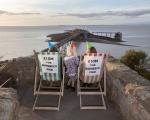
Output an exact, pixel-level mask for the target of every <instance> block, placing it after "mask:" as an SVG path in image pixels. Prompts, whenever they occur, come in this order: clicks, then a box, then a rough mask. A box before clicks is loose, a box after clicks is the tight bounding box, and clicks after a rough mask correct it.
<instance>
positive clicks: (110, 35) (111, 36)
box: [92, 32, 116, 38]
mask: <svg viewBox="0 0 150 120" xmlns="http://www.w3.org/2000/svg"><path fill="white" fill-rule="evenodd" d="M92 33H93V34H94V35H98V36H105V37H110V38H114V36H115V34H116V33H115V32H92Z"/></svg>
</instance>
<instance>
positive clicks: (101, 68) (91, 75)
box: [77, 53, 107, 109]
mask: <svg viewBox="0 0 150 120" xmlns="http://www.w3.org/2000/svg"><path fill="white" fill-rule="evenodd" d="M83 57H84V59H83V61H80V62H81V64H80V65H79V68H78V74H79V75H78V81H77V93H78V95H79V97H80V109H106V104H105V100H104V95H106V65H105V64H106V58H107V56H106V54H105V53H88V54H84V55H83ZM81 58H82V57H81ZM81 65H82V66H81ZM81 68H82V69H83V71H82V72H83V73H82V72H81V73H80V69H81ZM80 74H81V76H82V75H83V76H84V77H83V79H81V80H80ZM101 80H103V82H101ZM81 82H82V83H88V84H93V83H97V87H96V88H95V87H93V88H92V87H91V88H90V87H86V86H81ZM101 85H103V87H102V86H101ZM102 88H103V90H102ZM95 89H96V90H95ZM85 95H87V96H90V95H92V96H93V95H99V96H101V97H100V99H102V104H99V105H83V103H82V102H83V100H82V96H85ZM100 101H101V100H100Z"/></svg>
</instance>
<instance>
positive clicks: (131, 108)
mask: <svg viewBox="0 0 150 120" xmlns="http://www.w3.org/2000/svg"><path fill="white" fill-rule="evenodd" d="M107 70H108V72H107V80H108V82H107V88H108V89H107V92H108V95H107V96H108V97H109V98H110V99H111V100H112V101H113V102H114V103H115V104H116V106H117V107H118V108H119V110H120V111H121V113H122V115H123V118H124V119H125V120H150V82H149V81H148V80H146V79H144V78H143V77H141V76H140V75H138V73H137V72H135V71H133V70H131V69H130V68H129V67H127V66H125V65H124V64H122V63H120V62H119V61H118V60H115V59H114V58H110V59H109V62H108V63H107Z"/></svg>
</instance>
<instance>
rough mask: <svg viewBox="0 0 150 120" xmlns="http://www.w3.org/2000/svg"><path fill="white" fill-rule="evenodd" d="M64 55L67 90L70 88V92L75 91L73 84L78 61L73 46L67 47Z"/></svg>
mask: <svg viewBox="0 0 150 120" xmlns="http://www.w3.org/2000/svg"><path fill="white" fill-rule="evenodd" d="M66 55H67V56H66V57H65V58H64V63H65V66H66V69H67V70H66V74H67V76H68V77H69V80H68V82H67V88H69V87H71V89H72V91H75V82H76V79H77V70H78V65H79V59H78V57H77V54H76V49H75V47H74V45H70V46H68V47H67V53H66Z"/></svg>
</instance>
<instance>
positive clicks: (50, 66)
mask: <svg viewBox="0 0 150 120" xmlns="http://www.w3.org/2000/svg"><path fill="white" fill-rule="evenodd" d="M38 58H39V62H40V63H41V69H42V72H43V73H58V55H51V54H49V55H48V54H46V55H42V54H39V55H38Z"/></svg>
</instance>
